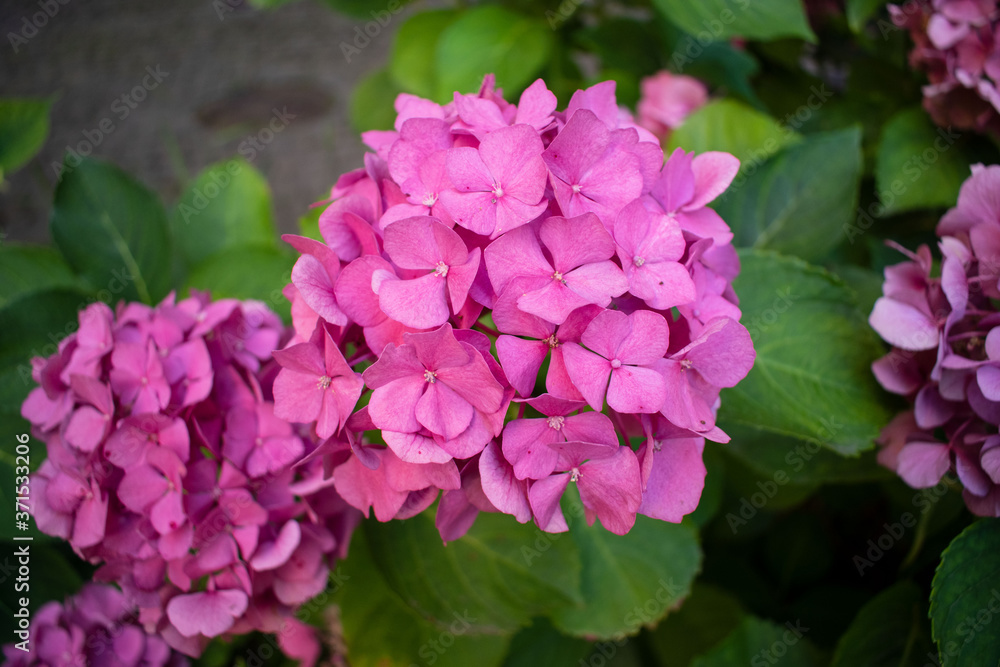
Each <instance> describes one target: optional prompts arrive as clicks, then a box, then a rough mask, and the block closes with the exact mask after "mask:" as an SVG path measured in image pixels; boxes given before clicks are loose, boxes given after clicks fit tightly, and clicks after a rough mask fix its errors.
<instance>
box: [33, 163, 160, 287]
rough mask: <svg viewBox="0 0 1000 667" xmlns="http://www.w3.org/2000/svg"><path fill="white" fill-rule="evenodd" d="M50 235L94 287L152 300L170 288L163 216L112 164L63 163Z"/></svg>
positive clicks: (137, 185) (149, 196)
mask: <svg viewBox="0 0 1000 667" xmlns="http://www.w3.org/2000/svg"><path fill="white" fill-rule="evenodd" d="M51 227H52V239H53V240H54V241H55V244H56V246H57V247H58V248H59V250H60V251H62V254H63V256H64V257H65V258H66V261H67V262H69V265H70V266H71V267H73V269H74V270H75V271H76V272H77V273H79V274H80V275H82V276H83V277H84V278H85V279H86V280H87V282H88V283H89V284H90V286H91V287H93V288H94V289H95V290H108V291H109V292H111V293H112V294H113V295H115V297H120V298H122V299H125V300H128V301H142V302H143V303H148V304H152V303H155V302H157V301H159V300H160V299H162V298H163V297H164V296H166V294H167V292H168V291H169V289H170V237H169V234H168V231H167V215H166V212H165V211H164V210H163V205H162V204H161V203H160V200H159V199H158V198H157V196H156V195H155V194H153V193H152V192H151V191H150V190H148V189H147V188H146V187H145V186H143V185H142V184H141V183H138V182H136V181H135V180H133V179H132V177H131V176H129V175H128V174H126V173H125V172H124V171H122V170H121V169H119V168H118V167H115V166H113V165H110V164H107V163H105V162H100V161H97V160H93V159H90V158H85V159H83V160H82V161H81V162H80V164H79V165H78V166H76V167H70V166H67V167H66V169H65V171H64V172H63V175H62V179H61V180H60V181H59V185H58V186H57V187H56V194H55V202H54V204H53V209H52V222H51Z"/></svg>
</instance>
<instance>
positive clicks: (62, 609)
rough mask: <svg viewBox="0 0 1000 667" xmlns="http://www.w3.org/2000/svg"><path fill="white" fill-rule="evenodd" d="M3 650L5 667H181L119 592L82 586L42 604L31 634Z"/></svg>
mask: <svg viewBox="0 0 1000 667" xmlns="http://www.w3.org/2000/svg"><path fill="white" fill-rule="evenodd" d="M23 644H24V646H25V647H27V650H22V649H21V648H19V647H18V645H17V644H7V645H6V646H4V647H3V655H4V658H5V659H6V662H5V664H6V665H8V667H57V666H59V667H62V666H65V667H78V666H79V667H83V666H86V665H102V666H104V667H186V666H187V665H188V664H190V663H189V662H188V660H187V658H185V657H184V656H183V655H181V654H180V653H178V652H176V651H174V650H172V649H171V648H170V646H168V645H167V643H166V642H165V641H163V639H161V638H160V637H158V636H157V635H156V634H155V633H152V634H149V633H147V632H146V630H144V629H143V628H142V626H141V625H140V623H139V618H138V609H137V607H136V605H135V604H131V603H130V602H129V601H128V599H127V598H126V596H125V595H123V594H122V592H121V591H120V590H118V589H117V588H114V587H113V586H108V585H105V584H96V583H88V584H85V585H84V587H83V588H81V589H80V591H79V592H78V593H77V594H76V595H74V596H72V597H70V598H68V599H67V600H66V601H65V602H63V603H60V602H48V603H46V604H44V605H43V606H42V607H41V608H40V609H39V610H38V611H37V612H35V614H34V615H33V616H32V618H31V634H30V638H29V639H28V641H25V642H23Z"/></svg>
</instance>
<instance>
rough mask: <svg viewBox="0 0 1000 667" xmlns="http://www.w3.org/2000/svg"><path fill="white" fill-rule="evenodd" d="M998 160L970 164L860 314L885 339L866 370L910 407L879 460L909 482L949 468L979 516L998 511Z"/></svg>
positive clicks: (885, 437) (922, 484)
mask: <svg viewBox="0 0 1000 667" xmlns="http://www.w3.org/2000/svg"><path fill="white" fill-rule="evenodd" d="M998 192H1000V166H990V167H984V166H983V165H974V166H973V167H972V176H971V177H970V178H969V179H968V180H967V181H966V182H965V184H964V185H963V186H962V189H961V192H960V194H959V198H958V205H957V206H956V207H955V208H953V209H951V210H950V211H948V212H947V213H946V214H945V216H944V217H943V218H942V219H941V222H940V223H939V224H938V228H937V233H938V235H939V236H940V237H941V241H940V243H939V247H940V250H941V254H942V256H943V259H942V261H941V271H940V275H934V274H933V273H932V271H933V257H932V255H931V251H930V249H929V248H928V247H927V246H921V247H920V248H919V249H918V250H917V252H916V253H912V252H909V251H907V250H905V249H903V248H899V249H900V250H901V251H902V252H904V253H905V254H907V255H908V256H909V257H910V261H907V262H903V263H901V264H897V265H895V266H890V267H888V268H886V270H885V284H884V285H883V287H882V291H883V294H884V296H883V297H881V298H880V299H879V300H878V301H876V302H875V308H874V309H873V310H872V314H871V317H870V319H869V322H870V323H871V325H872V327H873V328H874V329H875V330H876V331H877V332H878V333H879V334H880V335H881V336H882V338H884V339H885V340H886V341H887V342H888V343H890V344H891V345H892V346H893V349H892V351H891V352H890V353H889V354H888V355H886V356H885V357H883V358H881V359H879V360H878V361H876V362H875V363H874V364H873V366H872V370H873V371H874V372H875V376H876V377H877V378H878V381H879V382H880V383H881V384H882V386H883V387H885V388H886V389H887V390H888V391H890V392H893V393H895V394H900V395H901V396H905V397H907V399H909V400H910V402H911V403H912V405H913V408H912V409H911V410H908V411H906V412H904V413H902V414H900V415H899V416H897V417H896V418H895V419H894V420H893V421H892V422H891V423H890V424H889V425H888V426H887V427H886V428H885V430H884V431H883V432H882V436H881V438H880V442H881V444H882V445H883V449H882V450H881V451H880V452H879V460H880V461H881V462H882V463H883V464H884V465H886V466H888V467H889V468H891V469H893V470H895V471H896V472H897V473H899V475H900V476H901V477H902V478H903V479H904V480H905V481H906V482H907V483H908V484H909V485H910V486H913V487H915V488H926V487H930V486H934V485H936V484H937V483H938V482H940V481H941V478H942V477H944V475H945V473H948V472H949V471H951V472H952V473H954V474H955V475H957V477H958V479H959V480H960V481H961V483H962V486H963V487H964V491H963V494H964V497H965V502H966V504H967V505H968V507H969V509H970V510H971V511H972V512H974V513H975V514H978V515H980V516H1000V433H998V427H1000V309H998V307H997V303H998V299H1000V199H998V198H997V193H998Z"/></svg>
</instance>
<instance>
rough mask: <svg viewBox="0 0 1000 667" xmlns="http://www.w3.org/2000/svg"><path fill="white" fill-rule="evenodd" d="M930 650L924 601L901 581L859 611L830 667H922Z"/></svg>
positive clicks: (914, 588) (932, 648)
mask: <svg viewBox="0 0 1000 667" xmlns="http://www.w3.org/2000/svg"><path fill="white" fill-rule="evenodd" d="M933 650H934V646H933V644H932V643H931V639H930V628H929V627H928V623H927V600H926V599H925V598H924V594H923V592H922V591H921V590H920V588H919V587H917V586H916V585H915V584H914V583H912V582H909V581H902V582H900V583H898V584H896V585H895V586H893V587H892V588H889V589H887V590H885V591H882V592H881V593H879V595H878V596H877V597H875V598H874V599H872V601H871V602H869V603H868V604H866V605H865V606H864V607H862V608H861V611H859V612H858V615H857V616H856V617H855V618H854V621H852V622H851V626H850V627H849V628H848V629H847V632H845V633H844V636H843V637H841V638H840V641H839V642H837V650H836V652H835V653H834V656H833V662H832V663H831V667H876V666H879V667H881V666H882V665H885V666H886V667H888V666H890V665H891V666H892V667H923V666H924V665H926V664H927V654H928V653H931V652H932V651H933ZM931 654H932V655H933V653H931Z"/></svg>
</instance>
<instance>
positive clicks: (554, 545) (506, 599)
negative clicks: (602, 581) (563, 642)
mask: <svg viewBox="0 0 1000 667" xmlns="http://www.w3.org/2000/svg"><path fill="white" fill-rule="evenodd" d="M365 528H366V534H367V537H368V540H369V543H370V544H371V547H372V550H373V552H374V554H375V561H376V563H377V564H378V566H379V569H380V570H381V571H382V573H383V575H384V576H385V578H386V581H387V582H388V583H389V585H390V586H392V588H393V590H395V591H396V592H397V593H398V594H399V596H400V597H401V598H402V599H403V600H404V601H406V602H407V603H408V604H409V605H410V606H412V607H413V608H414V609H415V610H417V612H418V613H419V614H420V615H421V616H423V617H424V618H425V619H427V620H429V621H431V622H434V623H437V624H439V625H440V626H441V627H447V625H448V623H450V622H451V621H453V620H454V617H455V615H456V614H464V613H467V614H468V615H469V616H470V617H471V618H472V619H474V620H473V621H471V622H472V631H473V632H478V633H503V632H510V631H513V630H515V629H517V628H518V627H521V626H525V625H528V624H529V623H530V622H531V618H532V617H533V616H537V615H542V614H547V613H550V612H551V611H553V610H554V609H556V608H557V607H561V606H565V605H567V604H577V603H579V602H580V592H579V573H580V560H579V559H580V556H579V554H578V553H577V550H576V548H575V546H574V545H573V543H572V541H571V540H568V539H560V537H563V536H555V537H553V536H548V535H546V534H545V533H542V532H541V531H539V530H538V529H537V528H536V527H535V526H534V525H533V524H518V523H516V522H515V521H514V519H513V517H510V516H506V515H503V514H480V515H479V518H478V519H476V523H475V525H474V526H473V527H472V528H471V529H470V530H469V532H468V533H467V534H466V535H465V536H464V537H462V538H461V539H459V540H456V541H454V542H451V543H449V544H448V545H447V546H446V545H443V544H442V543H441V536H440V535H439V534H438V531H437V529H436V528H435V527H434V523H433V522H432V520H431V519H430V518H429V517H428V515H427V514H426V513H425V514H420V515H418V516H415V517H413V518H412V519H408V520H406V521H390V522H388V523H375V522H368V523H366V524H365ZM541 540H544V541H545V544H546V545H548V546H547V547H546V549H545V551H544V552H543V553H539V552H538V551H537V546H536V545H538V544H539V542H540V541H541Z"/></svg>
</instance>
